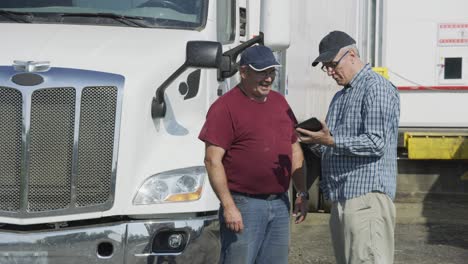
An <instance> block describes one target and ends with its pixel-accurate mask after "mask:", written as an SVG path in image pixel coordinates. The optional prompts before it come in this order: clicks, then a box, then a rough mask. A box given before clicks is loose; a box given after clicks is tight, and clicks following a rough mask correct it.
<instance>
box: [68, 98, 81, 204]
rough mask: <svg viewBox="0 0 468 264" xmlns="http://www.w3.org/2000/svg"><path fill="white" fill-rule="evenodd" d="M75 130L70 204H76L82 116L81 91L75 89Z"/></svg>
mask: <svg viewBox="0 0 468 264" xmlns="http://www.w3.org/2000/svg"><path fill="white" fill-rule="evenodd" d="M75 92H76V93H75V131H74V132H73V133H74V135H73V158H72V160H73V162H72V171H71V174H72V175H71V179H70V180H71V199H70V206H73V205H74V204H76V199H77V198H76V183H77V177H78V139H79V135H80V117H81V110H80V109H81V91H80V92H78V91H75Z"/></svg>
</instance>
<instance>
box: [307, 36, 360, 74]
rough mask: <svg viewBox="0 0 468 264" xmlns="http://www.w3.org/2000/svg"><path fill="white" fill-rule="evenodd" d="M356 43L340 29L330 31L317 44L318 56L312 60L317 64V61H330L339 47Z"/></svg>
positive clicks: (313, 63)
mask: <svg viewBox="0 0 468 264" xmlns="http://www.w3.org/2000/svg"><path fill="white" fill-rule="evenodd" d="M352 44H356V41H355V40H354V39H353V38H352V37H350V36H349V35H348V34H346V33H344V32H342V31H332V32H330V33H328V35H326V36H325V37H324V38H323V39H322V40H321V41H320V44H319V53H320V54H319V56H318V57H317V58H316V59H315V60H314V62H312V66H314V67H315V66H317V64H318V63H319V62H329V61H332V60H333V59H334V58H335V56H336V54H337V53H338V52H339V51H340V49H341V48H343V47H346V46H349V45H352Z"/></svg>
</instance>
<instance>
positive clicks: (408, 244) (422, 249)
mask: <svg viewBox="0 0 468 264" xmlns="http://www.w3.org/2000/svg"><path fill="white" fill-rule="evenodd" d="M396 207H397V226H396V229H395V263H398V264H403V263H405V264H407V263H408V264H412V263H414V264H418V263H424V264H439V263H444V264H462V263H463V264H465V263H468V261H467V259H468V203H464V204H447V203H425V204H422V203H408V204H396ZM328 219H329V214H325V213H310V214H308V216H307V220H306V222H304V223H302V224H299V225H293V226H292V234H291V248H290V254H289V260H290V261H289V263H290V264H301V263H313V264H329V263H335V259H334V255H333V250H332V246H331V241H330V235H329V231H328Z"/></svg>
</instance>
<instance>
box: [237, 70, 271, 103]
mask: <svg viewBox="0 0 468 264" xmlns="http://www.w3.org/2000/svg"><path fill="white" fill-rule="evenodd" d="M275 77H276V69H275V68H269V69H266V70H264V71H255V70H253V69H252V68H250V67H249V66H246V67H245V68H244V71H243V73H242V78H243V79H244V87H243V88H244V89H246V91H245V92H247V93H249V94H250V95H252V96H254V97H256V98H265V97H266V96H267V95H268V94H269V93H270V91H271V85H272V84H273V81H274V80H275Z"/></svg>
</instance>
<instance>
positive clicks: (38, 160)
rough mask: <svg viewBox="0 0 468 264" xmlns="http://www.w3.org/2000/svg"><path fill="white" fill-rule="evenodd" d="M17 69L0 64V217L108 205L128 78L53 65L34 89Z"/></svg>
mask: <svg viewBox="0 0 468 264" xmlns="http://www.w3.org/2000/svg"><path fill="white" fill-rule="evenodd" d="M15 74H18V73H17V72H15V71H14V69H13V68H12V67H0V146H1V147H0V216H9V217H21V218H26V217H36V216H45V215H63V214H73V213H78V212H83V211H86V212H92V211H101V210H106V209H109V208H110V207H111V206H112V204H113V200H114V192H115V173H116V171H115V167H116V156H117V142H118V132H119V123H120V107H121V106H120V104H121V103H120V102H121V90H122V87H123V77H122V76H120V75H114V74H108V73H101V72H92V71H83V70H74V69H62V68H52V69H51V70H49V71H48V72H43V73H40V75H41V76H42V77H43V78H44V80H46V81H45V82H44V83H42V84H40V85H36V86H38V87H36V86H32V87H31V86H29V87H28V86H20V85H16V84H15V83H13V82H11V81H10V80H11V76H14V75H15ZM65 83H66V84H67V85H63V84H65Z"/></svg>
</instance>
